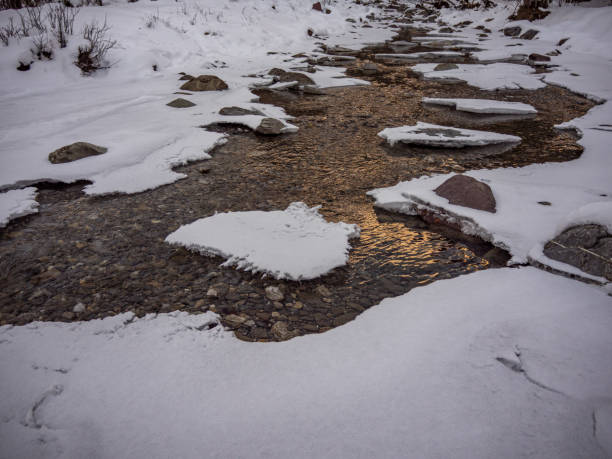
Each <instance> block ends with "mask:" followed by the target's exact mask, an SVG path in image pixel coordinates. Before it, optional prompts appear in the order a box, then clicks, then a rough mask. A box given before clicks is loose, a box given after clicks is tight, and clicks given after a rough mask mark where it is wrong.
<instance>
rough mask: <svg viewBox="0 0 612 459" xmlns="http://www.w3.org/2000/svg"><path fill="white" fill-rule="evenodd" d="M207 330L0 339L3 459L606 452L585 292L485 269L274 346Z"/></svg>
mask: <svg viewBox="0 0 612 459" xmlns="http://www.w3.org/2000/svg"><path fill="white" fill-rule="evenodd" d="M215 322H216V318H215V316H214V315H213V314H212V313H210V312H209V313H206V314H201V315H188V314H186V313H179V312H176V313H171V314H160V315H149V316H146V317H144V318H141V319H135V318H134V316H133V315H131V314H122V315H119V316H115V317H110V318H107V319H104V320H93V321H89V322H83V323H72V324H68V323H40V322H39V323H36V322H35V323H32V324H30V325H27V326H21V327H11V326H5V327H1V328H0V365H1V367H2V369H3V371H2V375H1V376H0V392H1V393H2V394H3V396H2V397H0V413H1V416H2V421H3V422H1V423H0V456H2V457H11V458H15V459H17V458H32V457H46V458H59V457H61V458H64V459H66V458H83V457H98V458H101V459H103V458H117V457H139V458H140V457H148V458H167V457H181V458H201V457H203V456H205V457H241V458H242V457H250V458H264V457H265V458H288V457H296V458H312V457H323V458H345V457H346V458H355V457H363V458H368V457H381V458H398V457H419V458H439V457H453V458H459V459H460V458H466V459H467V458H469V459H472V458H486V457H496V458H508V459H510V458H511V459H515V458H517V457H538V458H555V459H564V458H567V459H576V458H584V459H587V458H588V459H597V458H605V457H609V456H607V454H609V453H612V451H610V450H608V451H606V450H604V449H603V446H606V447H609V445H610V444H611V442H612V438H610V435H611V433H612V432H611V428H612V424H611V423H612V417H611V416H610V413H611V410H612V402H611V400H612V353H610V349H611V348H612V334H610V332H609V331H610V329H612V310H611V309H610V298H609V297H608V296H607V295H606V294H605V293H603V292H602V291H600V290H599V289H597V288H594V287H592V286H588V285H585V284H582V283H580V282H576V281H572V280H569V279H565V278H562V277H559V276H554V275H551V274H548V273H545V272H542V271H539V270H536V269H535V268H519V269H510V268H504V269H498V270H488V271H481V272H477V273H473V274H470V275H467V276H463V277H459V278H456V279H453V280H444V281H439V282H436V283H435V284H432V285H429V286H426V287H421V288H417V289H414V290H412V291H411V292H410V293H408V294H406V295H403V296H400V297H397V298H393V299H386V300H384V301H383V302H382V303H381V304H380V305H378V306H375V307H373V308H371V309H368V310H367V311H366V312H364V313H363V314H361V315H360V316H359V317H357V319H355V320H354V321H352V322H350V323H348V324H346V325H344V326H342V327H339V328H336V329H334V330H331V331H328V332H326V333H324V334H319V335H309V336H303V337H299V338H295V339H292V340H290V341H287V342H283V343H246V342H243V341H239V340H238V339H236V338H234V337H233V335H232V334H231V333H229V332H224V331H223V330H221V327H220V326H217V327H215V328H212V329H209V328H210V327H211V326H212V325H214V323H215ZM595 426H596V428H595Z"/></svg>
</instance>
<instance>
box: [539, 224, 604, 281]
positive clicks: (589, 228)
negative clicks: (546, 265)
mask: <svg viewBox="0 0 612 459" xmlns="http://www.w3.org/2000/svg"><path fill="white" fill-rule="evenodd" d="M544 255H546V256H547V257H548V258H551V259H553V260H557V261H561V262H563V263H567V264H568V265H572V266H575V267H576V268H578V269H580V270H582V271H584V272H585V273H588V274H591V275H593V276H599V277H605V278H606V279H608V280H610V281H612V235H610V234H609V233H608V231H607V229H606V228H605V227H604V226H602V225H595V224H591V225H580V226H574V227H572V228H568V229H566V230H565V231H563V232H562V233H561V234H559V235H558V236H557V237H555V238H554V239H553V240H552V241H549V242H548V243H547V244H546V245H545V246H544Z"/></svg>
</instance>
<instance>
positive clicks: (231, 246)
mask: <svg viewBox="0 0 612 459" xmlns="http://www.w3.org/2000/svg"><path fill="white" fill-rule="evenodd" d="M358 236H359V227H358V226H357V225H351V224H346V223H342V222H340V223H328V222H326V221H325V220H324V219H323V217H322V216H321V215H320V214H319V207H318V206H317V207H312V208H309V207H308V206H307V205H306V204H304V203H303V202H294V203H292V204H291V205H289V207H287V209H285V210H283V211H280V210H277V211H272V212H262V211H252V212H227V213H221V214H216V215H213V216H212V217H207V218H202V219H200V220H196V221H195V222H193V223H190V224H188V225H183V226H181V227H180V228H179V229H178V230H176V231H175V232H174V233H172V234H170V235H169V236H168V237H167V238H166V242H169V243H171V244H177V245H183V246H185V247H187V248H189V249H192V250H194V251H198V252H200V253H202V254H207V255H219V256H221V257H224V258H227V261H226V262H225V263H223V265H224V266H237V267H238V268H240V269H245V270H247V271H254V272H264V273H267V274H271V275H272V276H274V277H276V278H278V279H292V280H300V279H313V278H315V277H318V276H321V275H323V274H326V273H328V272H329V271H331V270H332V269H334V268H336V267H338V266H342V265H344V264H345V263H346V262H347V261H348V250H349V248H350V245H349V242H348V240H349V239H350V238H354V237H358Z"/></svg>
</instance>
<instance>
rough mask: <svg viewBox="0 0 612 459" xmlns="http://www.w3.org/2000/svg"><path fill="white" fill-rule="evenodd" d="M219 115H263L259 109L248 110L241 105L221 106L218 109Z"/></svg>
mask: <svg viewBox="0 0 612 459" xmlns="http://www.w3.org/2000/svg"><path fill="white" fill-rule="evenodd" d="M219 115H223V116H244V115H263V113H261V112H260V111H259V110H248V109H246V108H242V107H223V108H222V109H221V110H219Z"/></svg>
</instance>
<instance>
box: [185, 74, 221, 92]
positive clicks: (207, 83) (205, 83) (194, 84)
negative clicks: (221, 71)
mask: <svg viewBox="0 0 612 459" xmlns="http://www.w3.org/2000/svg"><path fill="white" fill-rule="evenodd" d="M227 88H228V86H227V84H226V83H225V81H223V80H222V79H221V78H219V77H217V76H215V75H200V76H198V77H196V78H194V79H193V80H189V81H188V82H187V83H185V84H184V85H183V86H181V89H183V90H185V91H221V90H223V89H227Z"/></svg>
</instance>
